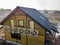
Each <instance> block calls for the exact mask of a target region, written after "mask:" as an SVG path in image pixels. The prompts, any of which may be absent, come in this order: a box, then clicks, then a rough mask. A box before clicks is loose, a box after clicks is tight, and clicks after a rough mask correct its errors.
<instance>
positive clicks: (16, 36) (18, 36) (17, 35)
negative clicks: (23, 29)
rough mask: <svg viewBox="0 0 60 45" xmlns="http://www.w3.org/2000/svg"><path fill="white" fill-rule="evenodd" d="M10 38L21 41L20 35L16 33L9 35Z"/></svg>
mask: <svg viewBox="0 0 60 45" xmlns="http://www.w3.org/2000/svg"><path fill="white" fill-rule="evenodd" d="M11 38H15V39H20V40H21V35H20V34H18V33H11Z"/></svg>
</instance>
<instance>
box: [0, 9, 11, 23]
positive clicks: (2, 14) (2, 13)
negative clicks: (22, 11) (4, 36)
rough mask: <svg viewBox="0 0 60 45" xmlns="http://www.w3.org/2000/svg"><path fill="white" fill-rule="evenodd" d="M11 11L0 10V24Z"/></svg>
mask: <svg viewBox="0 0 60 45" xmlns="http://www.w3.org/2000/svg"><path fill="white" fill-rule="evenodd" d="M11 11H12V10H11V9H3V8H1V9H0V22H1V21H2V20H3V19H4V18H5V17H6V16H7V15H8V14H9V13H10V12H11Z"/></svg>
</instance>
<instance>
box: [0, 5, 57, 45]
mask: <svg viewBox="0 0 60 45" xmlns="http://www.w3.org/2000/svg"><path fill="white" fill-rule="evenodd" d="M0 24H1V25H5V26H8V27H9V26H10V28H9V29H10V30H14V29H15V30H17V31H19V30H22V29H23V30H25V31H26V30H28V31H26V34H25V33H23V34H20V33H12V32H9V31H5V39H6V40H9V41H12V42H16V43H20V44H23V45H46V32H48V33H49V34H50V32H51V30H54V31H56V30H55V28H53V27H52V28H51V25H50V23H49V20H48V18H46V17H45V16H44V15H43V14H42V13H40V12H39V11H37V10H36V9H32V8H26V7H19V6H17V7H16V8H15V9H14V10H13V11H12V12H11V13H10V14H9V15H8V16H7V17H6V18H5V19H4V20H2V21H1V23H0ZM8 27H5V28H4V29H5V30H7V28H8ZM13 27H16V28H13ZM11 28H13V29H11ZM20 28H22V29H20ZM35 30H36V32H37V33H36V34H37V36H31V34H33V35H34V32H35ZM28 32H29V33H31V32H33V33H31V34H28ZM56 32H57V31H56ZM27 34H28V35H27Z"/></svg>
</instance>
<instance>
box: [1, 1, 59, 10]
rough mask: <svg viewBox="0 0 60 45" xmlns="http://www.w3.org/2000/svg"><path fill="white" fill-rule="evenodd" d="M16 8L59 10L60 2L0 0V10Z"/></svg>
mask: <svg viewBox="0 0 60 45" xmlns="http://www.w3.org/2000/svg"><path fill="white" fill-rule="evenodd" d="M16 6H23V7H31V8H36V9H40V10H41V9H48V10H60V0H0V8H5V9H14V8H15V7H16Z"/></svg>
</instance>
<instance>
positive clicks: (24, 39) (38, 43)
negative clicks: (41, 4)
mask: <svg viewBox="0 0 60 45" xmlns="http://www.w3.org/2000/svg"><path fill="white" fill-rule="evenodd" d="M11 19H14V21H15V26H18V20H19V19H23V20H24V28H28V27H29V21H30V20H33V19H32V18H30V17H29V16H27V14H25V13H24V12H23V11H21V10H16V12H15V13H13V14H12V15H11V16H10V17H9V18H8V19H7V20H6V21H5V22H4V23H3V24H4V25H8V26H10V20H11ZM34 23H35V29H36V30H38V33H39V35H38V37H33V36H26V35H24V34H21V40H16V39H14V38H11V33H10V32H5V37H6V40H10V41H13V42H17V43H22V44H24V45H44V43H45V29H44V28H43V27H41V26H40V25H39V24H37V22H35V21H34Z"/></svg>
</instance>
